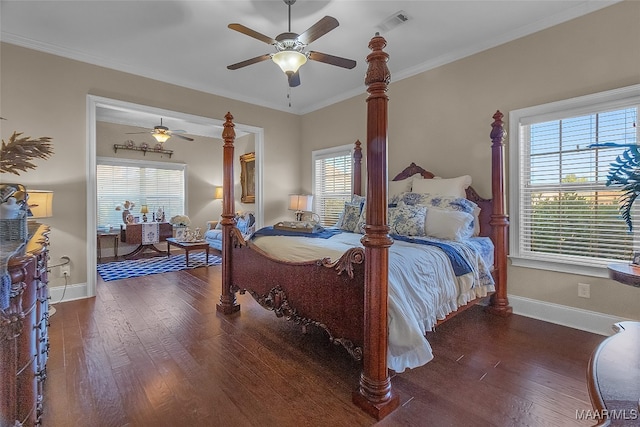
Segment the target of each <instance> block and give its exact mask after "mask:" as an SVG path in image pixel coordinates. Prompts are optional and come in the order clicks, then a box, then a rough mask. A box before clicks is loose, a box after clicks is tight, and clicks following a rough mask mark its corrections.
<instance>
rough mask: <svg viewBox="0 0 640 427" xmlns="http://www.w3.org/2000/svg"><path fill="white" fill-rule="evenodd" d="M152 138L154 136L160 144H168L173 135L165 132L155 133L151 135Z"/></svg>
mask: <svg viewBox="0 0 640 427" xmlns="http://www.w3.org/2000/svg"><path fill="white" fill-rule="evenodd" d="M151 136H153V137H154V138H155V139H156V141H158V142H159V143H160V144H162V143H164V142H166V141H167V140H168V139H169V138H171V135H169V134H168V133H164V132H154V133H152V134H151Z"/></svg>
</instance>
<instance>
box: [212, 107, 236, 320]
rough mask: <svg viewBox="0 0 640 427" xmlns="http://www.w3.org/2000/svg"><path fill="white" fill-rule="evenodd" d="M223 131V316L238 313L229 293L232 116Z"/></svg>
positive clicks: (232, 216)
mask: <svg viewBox="0 0 640 427" xmlns="http://www.w3.org/2000/svg"><path fill="white" fill-rule="evenodd" d="M224 117H225V119H226V120H225V122H224V125H223V126H224V130H223V131H222V139H223V140H224V146H223V160H222V171H223V172H222V174H223V175H222V190H223V194H222V220H221V221H220V223H221V224H222V294H221V295H220V302H219V303H218V304H217V305H216V310H217V311H219V312H221V313H223V314H232V313H235V312H237V311H240V304H238V303H237V302H236V294H235V292H232V291H231V271H232V269H231V267H232V265H231V264H232V262H233V259H232V255H231V250H232V248H233V247H232V245H233V243H232V241H231V232H232V228H233V226H235V225H236V220H235V197H234V194H233V156H234V154H233V142H234V141H235V139H236V131H235V130H234V129H233V127H234V126H235V125H234V124H233V116H232V115H231V113H227V114H226V115H225V116H224Z"/></svg>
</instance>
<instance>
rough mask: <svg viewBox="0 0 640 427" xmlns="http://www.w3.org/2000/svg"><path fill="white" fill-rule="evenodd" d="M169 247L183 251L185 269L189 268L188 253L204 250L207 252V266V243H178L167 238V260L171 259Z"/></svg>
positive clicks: (207, 262)
mask: <svg viewBox="0 0 640 427" xmlns="http://www.w3.org/2000/svg"><path fill="white" fill-rule="evenodd" d="M171 246H175V247H177V248H180V249H183V250H184V251H185V258H186V259H185V261H186V263H187V267H189V251H195V250H201V251H202V250H204V251H206V252H207V255H206V265H209V247H210V246H209V243H207V242H206V241H204V240H203V241H201V242H180V241H178V240H177V239H176V238H175V237H169V238H168V239H167V258H169V257H171Z"/></svg>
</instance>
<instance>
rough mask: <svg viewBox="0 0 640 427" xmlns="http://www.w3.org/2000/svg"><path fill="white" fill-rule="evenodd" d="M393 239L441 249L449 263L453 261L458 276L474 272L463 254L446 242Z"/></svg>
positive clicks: (398, 237) (406, 238)
mask: <svg viewBox="0 0 640 427" xmlns="http://www.w3.org/2000/svg"><path fill="white" fill-rule="evenodd" d="M391 237H392V238H393V239H394V240H401V241H403V242H409V243H415V244H418V245H430V246H436V247H438V248H440V249H441V250H442V251H443V252H444V253H445V254H446V255H447V256H448V257H449V261H451V266H452V267H453V272H454V273H455V275H456V276H463V275H465V274H467V273H471V271H473V270H472V269H471V266H470V265H469V263H468V262H467V260H466V259H465V258H464V257H463V256H462V254H460V252H458V251H457V250H456V248H454V247H453V246H451V245H448V244H446V243H444V242H440V241H436V240H425V239H416V238H413V237H408V236H399V235H397V234H392V235H391Z"/></svg>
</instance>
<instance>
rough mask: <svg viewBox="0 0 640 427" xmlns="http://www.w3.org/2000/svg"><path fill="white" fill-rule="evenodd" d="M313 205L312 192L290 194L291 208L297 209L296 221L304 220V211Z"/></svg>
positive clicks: (291, 209)
mask: <svg viewBox="0 0 640 427" xmlns="http://www.w3.org/2000/svg"><path fill="white" fill-rule="evenodd" d="M312 206H313V195H311V194H290V195H289V210H290V211H296V221H302V214H303V213H304V211H310V210H311V209H312Z"/></svg>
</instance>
